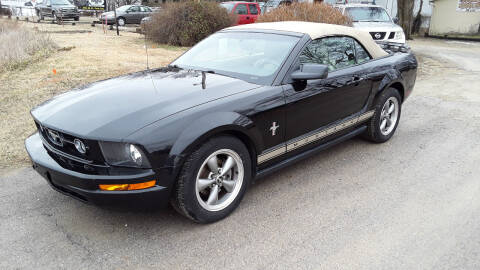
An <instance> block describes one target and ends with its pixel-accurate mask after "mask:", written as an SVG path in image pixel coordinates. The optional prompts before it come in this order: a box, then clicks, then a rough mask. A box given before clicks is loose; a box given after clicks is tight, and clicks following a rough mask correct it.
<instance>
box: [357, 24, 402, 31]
mask: <svg viewBox="0 0 480 270" xmlns="http://www.w3.org/2000/svg"><path fill="white" fill-rule="evenodd" d="M353 27H354V28H357V29H360V30H364V31H368V32H392V31H401V30H402V28H401V27H400V26H398V25H396V24H394V23H393V22H354V23H353Z"/></svg>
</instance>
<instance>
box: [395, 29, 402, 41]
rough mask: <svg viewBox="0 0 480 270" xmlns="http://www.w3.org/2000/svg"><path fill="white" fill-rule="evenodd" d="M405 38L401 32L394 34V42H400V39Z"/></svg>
mask: <svg viewBox="0 0 480 270" xmlns="http://www.w3.org/2000/svg"><path fill="white" fill-rule="evenodd" d="M404 38H405V34H403V31H398V32H395V38H394V39H396V40H401V39H404Z"/></svg>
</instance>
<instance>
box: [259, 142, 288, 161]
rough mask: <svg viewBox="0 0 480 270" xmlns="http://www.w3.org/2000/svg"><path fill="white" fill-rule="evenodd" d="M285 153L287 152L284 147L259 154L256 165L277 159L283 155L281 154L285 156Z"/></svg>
mask: <svg viewBox="0 0 480 270" xmlns="http://www.w3.org/2000/svg"><path fill="white" fill-rule="evenodd" d="M286 151H287V150H286V147H285V146H282V147H280V148H277V149H275V150H272V151H270V152H268V153H265V154H261V155H259V156H258V164H260V163H262V162H265V161H267V160H270V159H272V158H275V157H278V156H280V155H283V154H285V152H286Z"/></svg>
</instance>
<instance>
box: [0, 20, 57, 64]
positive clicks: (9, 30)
mask: <svg viewBox="0 0 480 270" xmlns="http://www.w3.org/2000/svg"><path fill="white" fill-rule="evenodd" d="M55 48H56V45H55V43H53V41H52V40H51V39H50V38H49V37H48V36H47V35H45V34H42V33H35V32H33V31H31V30H29V29H27V28H25V27H22V26H21V25H20V24H19V23H17V22H11V21H6V20H0V72H1V71H4V70H7V69H15V68H18V67H21V66H22V65H24V64H25V65H26V64H28V62H29V61H31V60H32V57H33V58H35V57H43V56H46V55H48V54H49V53H50V52H51V51H53V50H54V49H55Z"/></svg>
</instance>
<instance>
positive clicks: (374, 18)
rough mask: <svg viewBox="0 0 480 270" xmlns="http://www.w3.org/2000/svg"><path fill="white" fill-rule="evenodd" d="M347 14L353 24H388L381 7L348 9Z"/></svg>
mask: <svg viewBox="0 0 480 270" xmlns="http://www.w3.org/2000/svg"><path fill="white" fill-rule="evenodd" d="M346 11H347V14H348V15H349V16H350V18H352V20H353V21H354V22H390V21H391V19H390V16H388V14H387V12H386V11H385V9H383V8H381V7H350V8H347V9H346Z"/></svg>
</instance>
